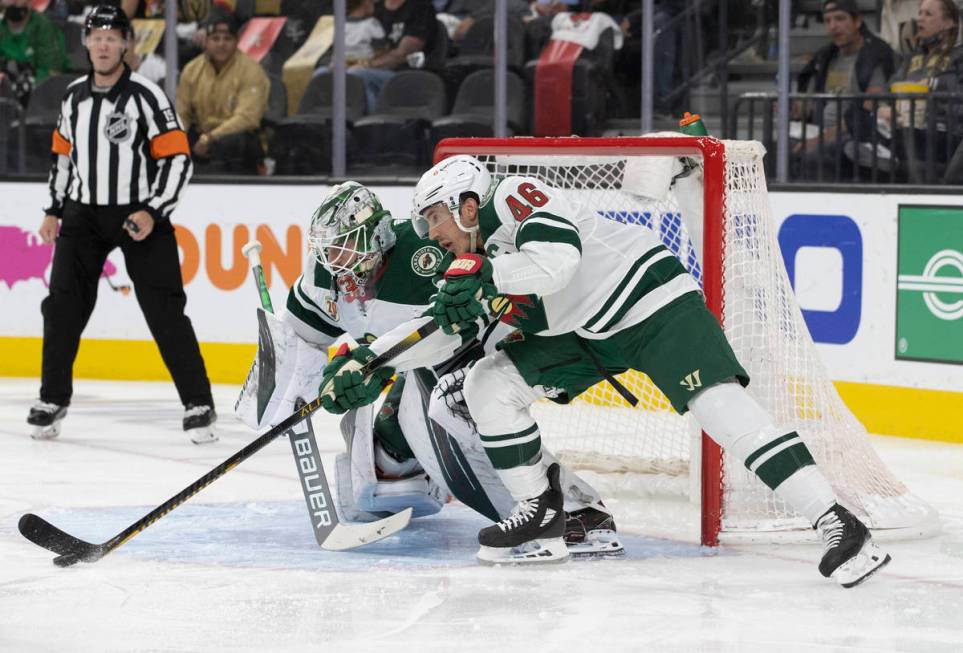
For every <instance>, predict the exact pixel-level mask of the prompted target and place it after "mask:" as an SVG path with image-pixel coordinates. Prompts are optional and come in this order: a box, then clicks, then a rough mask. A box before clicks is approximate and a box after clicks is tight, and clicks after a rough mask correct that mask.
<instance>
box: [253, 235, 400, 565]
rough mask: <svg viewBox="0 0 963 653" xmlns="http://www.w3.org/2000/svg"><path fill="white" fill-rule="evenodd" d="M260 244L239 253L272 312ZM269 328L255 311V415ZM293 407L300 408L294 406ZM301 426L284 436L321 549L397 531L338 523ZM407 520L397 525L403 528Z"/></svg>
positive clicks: (270, 377)
mask: <svg viewBox="0 0 963 653" xmlns="http://www.w3.org/2000/svg"><path fill="white" fill-rule="evenodd" d="M260 251H261V243H259V242H258V241H256V240H252V241H251V242H249V243H248V244H247V245H245V246H244V247H242V248H241V253H243V254H244V256H245V257H246V258H247V259H248V262H249V263H250V265H251V271H252V272H253V273H254V283H255V285H256V286H257V291H258V295H259V296H260V298H261V307H262V308H263V309H264V311H265V312H268V313H273V312H274V308H273V306H272V305H271V295H270V294H269V292H268V288H267V282H266V281H265V280H264V271H263V269H262V268H261V260H260ZM270 339H271V331H270V330H269V329H268V327H267V323H266V320H265V317H264V312H261V311H258V397H257V402H258V417H259V418H260V416H261V412H262V408H261V406H262V404H263V403H265V402H266V399H267V397H263V398H262V392H261V391H262V388H264V385H265V383H269V384H270V388H271V390H272V391H273V388H274V370H273V369H271V370H270V373H269V374H267V375H262V374H261V372H262V371H266V368H267V367H268V365H267V364H266V361H267V362H270V363H272V365H271V366H270V367H272V368H273V357H272V356H270V355H267V354H264V355H262V352H271V351H273V350H274V346H273V343H271V342H265V341H266V340H267V341H270ZM295 407H296V408H299V407H300V404H299V405H298V406H295ZM302 426H303V427H304V428H303V429H298V430H295V429H293V428H292V429H290V430H288V431H287V432H286V433H285V435H287V436H288V441H289V442H290V443H291V453H292V454H293V455H294V467H295V469H296V470H297V474H298V479H299V480H300V481H301V490H302V491H303V492H304V502H305V503H306V504H307V506H308V517H309V518H310V520H311V526H312V530H313V531H314V538H315V539H316V540H317V541H318V545H320V546H321V548H322V549H337V550H340V549H352V548H354V547H356V546H361V545H362V544H369V543H371V542H374V541H376V540H380V539H382V537H387V536H388V535H390V534H392V533H394V532H396V531H397V530H400V528H398V529H395V530H392V531H390V532H387V531H386V532H384V534H383V535H381V536H380V537H375V536H374V535H373V534H372V533H373V532H374V533H377V532H378V529H379V528H380V527H381V525H382V522H383V521H385V520H379V521H376V522H373V523H370V524H363V525H352V526H347V525H344V524H341V523H340V522H341V519H340V517H339V516H338V511H337V509H336V508H335V507H334V502H333V497H332V496H331V489H330V487H329V485H328V478H327V474H326V473H325V471H324V464H323V463H322V462H321V455H320V453H319V452H318V443H317V440H316V439H315V437H314V428H313V427H312V425H311V420H310V419H307V420H305V421H304V422H303V423H302ZM405 525H407V522H406V523H405V524H403V525H402V526H401V528H403V527H404V526H405Z"/></svg>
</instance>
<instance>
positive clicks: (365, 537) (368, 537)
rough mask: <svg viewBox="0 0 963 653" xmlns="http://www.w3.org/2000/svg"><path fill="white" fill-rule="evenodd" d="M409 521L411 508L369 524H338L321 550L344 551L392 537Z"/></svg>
mask: <svg viewBox="0 0 963 653" xmlns="http://www.w3.org/2000/svg"><path fill="white" fill-rule="evenodd" d="M410 521H411V508H405V509H404V510H402V511H401V512H399V513H397V514H395V515H392V516H391V517H385V518H384V519H379V520H378V521H375V522H371V523H370V524H345V523H339V524H338V525H337V526H335V527H334V530H333V531H331V533H330V534H329V535H328V537H327V538H325V540H324V544H322V545H321V548H323V549H326V550H328V551H345V550H347V549H354V548H356V547H359V546H363V545H365V544H371V543H372V542H377V541H378V540H383V539H384V538H386V537H390V536H391V535H394V534H395V533H397V532H398V531H400V530H401V529H403V528H404V527H405V526H407V525H408V522H410Z"/></svg>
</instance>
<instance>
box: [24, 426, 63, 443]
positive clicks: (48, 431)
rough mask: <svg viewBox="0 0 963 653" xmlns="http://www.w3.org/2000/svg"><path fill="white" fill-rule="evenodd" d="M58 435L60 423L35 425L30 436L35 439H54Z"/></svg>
mask: <svg viewBox="0 0 963 653" xmlns="http://www.w3.org/2000/svg"><path fill="white" fill-rule="evenodd" d="M58 435H60V424H51V425H50V426H37V427H34V430H33V433H31V434H30V437H31V438H33V439H34V440H53V439H54V438H56V437H57V436H58Z"/></svg>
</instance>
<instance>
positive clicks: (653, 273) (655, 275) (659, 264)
mask: <svg viewBox="0 0 963 653" xmlns="http://www.w3.org/2000/svg"><path fill="white" fill-rule="evenodd" d="M683 274H687V273H686V270H685V268H684V267H682V263H680V262H679V259H677V258H676V257H675V256H669V257H668V258H664V259H662V260H661V261H656V262H655V263H653V264H652V266H651V267H650V268H649V269H648V270H646V271H645V274H643V275H642V279H641V280H640V281H639V283H638V284H637V285H636V286H635V288H634V289H633V290H632V292H630V293H629V296H628V297H626V298H625V300H624V301H623V302H622V305H621V306H620V307H619V309H618V310H617V311H615V314H614V315H613V316H612V317H611V318H610V319H609V320H608V322H606V323H605V324H604V325H602V328H600V329H596V330H597V331H600V332H605V331H608V330H609V329H611V328H612V327H613V326H615V325H616V324H618V322H619V320H621V319H622V318H623V317H625V314H626V313H628V312H629V311H630V310H631V309H632V307H633V306H635V304H636V303H637V302H638V301H639V300H640V299H642V298H643V297H645V296H646V295H647V294H649V293H650V292H652V291H653V290H655V289H656V288H658V287H659V286H661V285H663V284H664V283H667V282H669V281H672V280H673V279H675V278H676V277H678V276H680V275H683Z"/></svg>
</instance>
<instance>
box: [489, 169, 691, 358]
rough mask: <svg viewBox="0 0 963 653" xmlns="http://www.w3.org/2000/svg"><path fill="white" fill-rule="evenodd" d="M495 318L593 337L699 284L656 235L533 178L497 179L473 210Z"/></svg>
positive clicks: (634, 320) (544, 332)
mask: <svg viewBox="0 0 963 653" xmlns="http://www.w3.org/2000/svg"><path fill="white" fill-rule="evenodd" d="M479 225H480V231H481V236H482V239H483V241H484V246H485V251H486V253H487V254H488V256H490V257H491V258H492V267H493V268H494V281H495V286H496V287H497V288H498V290H499V292H500V293H503V294H508V295H512V296H513V297H512V298H511V299H512V305H511V308H510V309H509V310H508V311H507V312H506V314H505V316H504V317H503V321H506V322H508V323H509V324H512V325H514V326H516V327H518V328H520V329H522V330H523V331H527V332H530V333H536V334H540V335H560V334H563V333H568V332H572V331H574V332H576V333H577V334H578V335H580V336H582V337H585V338H590V339H601V338H606V337H608V336H610V335H612V334H613V333H615V332H618V331H621V330H622V329H625V328H627V327H630V326H633V325H635V324H638V323H639V322H641V321H643V320H645V319H646V318H648V317H649V316H650V315H652V314H653V313H654V312H655V311H657V310H659V309H660V308H662V307H663V306H665V305H666V304H668V303H669V302H671V301H672V300H673V299H675V298H677V297H679V296H681V295H683V294H685V293H689V292H698V291H699V286H698V284H697V283H696V281H695V279H693V278H692V277H691V276H690V275H689V273H688V272H686V270H685V268H684V267H683V266H682V263H681V262H680V261H679V260H678V259H677V258H676V257H675V256H674V255H673V254H672V252H670V251H669V250H668V249H667V248H666V247H665V246H664V245H663V244H662V243H661V242H660V241H659V238H658V236H657V235H656V234H655V233H654V232H653V231H651V230H650V229H647V228H645V227H642V226H640V225H626V224H622V223H619V222H616V221H613V220H609V219H606V218H603V217H601V216H599V215H598V214H597V213H596V212H595V211H594V210H593V209H592V207H573V206H571V205H570V204H569V203H568V202H567V201H566V200H565V199H563V198H562V197H561V196H560V195H559V194H558V193H557V192H555V191H554V190H553V189H552V188H551V187H549V186H547V185H546V184H544V183H542V182H541V181H539V180H537V179H534V178H531V177H507V178H505V179H503V180H502V181H501V182H500V183H499V184H498V186H497V187H496V188H495V190H494V192H493V193H492V194H491V195H490V199H489V201H488V202H486V203H485V204H484V206H482V207H481V210H480V212H479Z"/></svg>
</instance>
